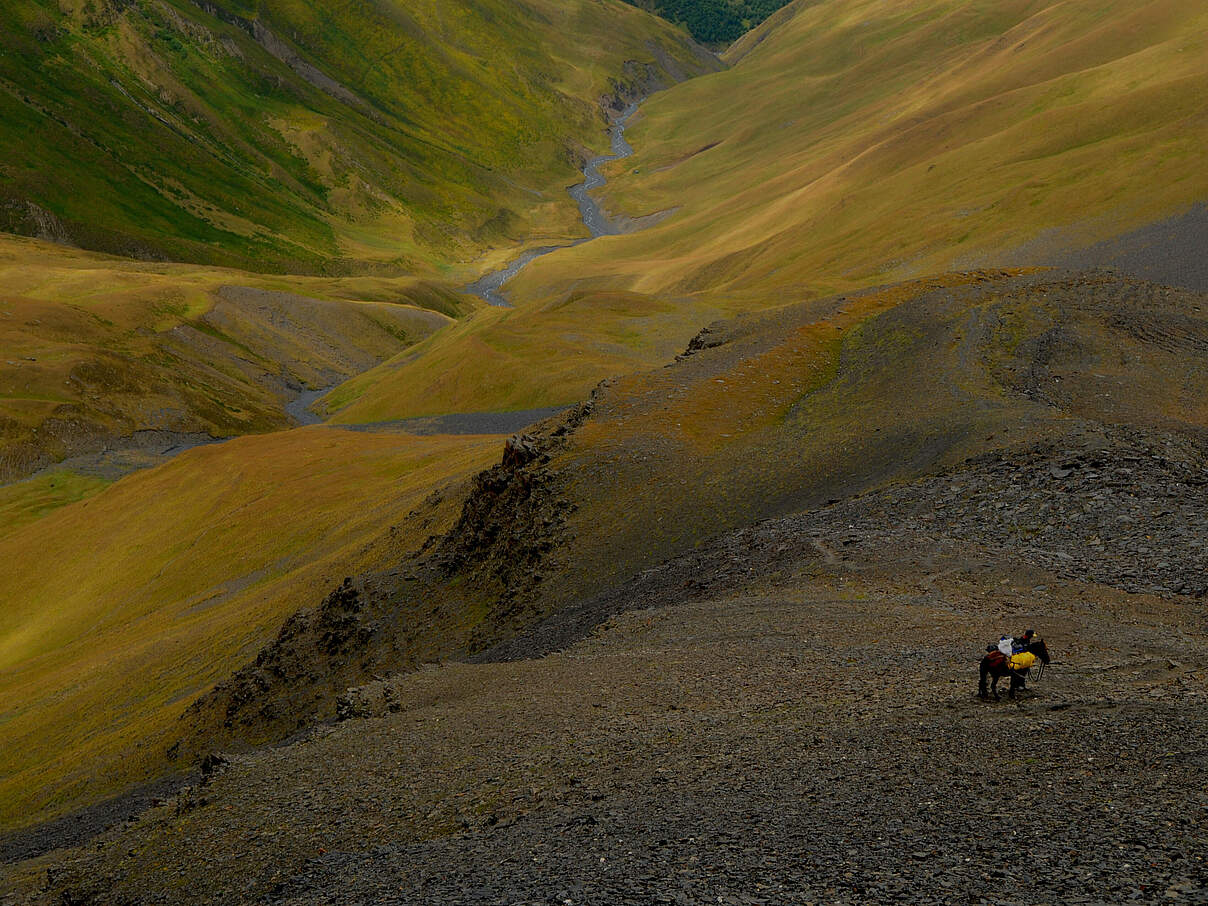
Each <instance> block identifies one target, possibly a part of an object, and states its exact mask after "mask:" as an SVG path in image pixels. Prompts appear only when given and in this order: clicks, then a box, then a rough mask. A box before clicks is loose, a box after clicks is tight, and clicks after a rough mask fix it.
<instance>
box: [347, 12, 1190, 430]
mask: <svg viewBox="0 0 1208 906" xmlns="http://www.w3.org/2000/svg"><path fill="white" fill-rule="evenodd" d="M1206 34H1208V9H1206V8H1205V7H1204V6H1203V4H1201V3H1197V2H1193V0H1153V2H1147V3H1144V4H1141V5H1137V4H1135V3H1124V2H1122V0H1072V2H1068V3H1062V4H1056V5H1054V4H1049V3H1045V2H1031V0H1011V2H1006V3H1004V2H998V0H995V2H988V0H978V2H964V0H962V2H959V3H958V2H953V0H926V2H923V0H909V2H904V3H893V4H885V3H881V2H879V0H845V2H820V3H804V4H796V5H793V6H789V7H786V8H785V9H783V10H781V11H780V12H779V13H777V14H776V15H775V16H774V17H773V19H772V20H770V21H769V22H767V23H765V24H764V25H763V26H761V27H760V28H758V29H756V30H755V31H754V32H752V33H751V34H750V35H749V36H747V37H745V38H743V39H742V40H741V41H740V42H739V43H738V44H737V45H735V47H734V48H733V49H732V50H731V51H730V53H729V61H730V62H731V64H732V66H731V68H730V69H728V70H726V71H724V72H720V73H716V74H713V75H708V76H704V77H702V78H698V79H694V80H692V81H689V82H686V83H683V84H680V85H676V86H675V87H674V88H672V89H671V90H669V91H666V92H662V93H659V94H656V95H654V96H653V97H651V98H650V99H649V100H648V101H647V102H646V103H645V104H644V105H643V106H642V109H641V111H640V113H639V114H638V116H637V117H636V118H635V120H634V121H633V122H632V124H631V125H630V126H629V128H628V130H627V136H628V137H629V138H630V140H631V142H632V144H633V146H634V147H635V149H636V155H635V156H634V157H633V158H630V159H627V160H625V161H624V162H621V163H617V164H612V165H610V166H611V172H609V173H608V176H609V182H608V185H607V186H606V187H605V189H604V190H603V191H604V193H605V195H606V198H605V204H606V206H607V207H608V208H610V209H611V210H613V211H619V212H624V213H625V214H626V215H629V216H633V217H638V216H641V215H648V214H654V213H657V212H668V214H667V216H666V217H664V219H662V220H661V221H659V222H658V223H657V224H656V225H655V226H652V227H650V228H648V229H646V230H643V231H642V232H640V233H636V234H633V235H628V236H610V237H605V238H603V239H599V240H596V241H593V242H589V243H585V244H582V245H579V246H576V247H574V248H570V249H563V250H560V251H558V252H556V253H554V254H551V255H547V256H545V257H543V258H540V259H538V260H537V261H535V262H533V263H532V264H531V265H529V267H528V268H526V269H525V270H524V271H523V272H521V273H520V275H519V276H518V277H517V278H515V279H514V280H513V281H511V283H509V284H508V286H507V292H508V296H509V298H511V299H512V300H514V301H515V302H516V304H517V310H516V311H515V312H513V313H508V314H504V315H499V314H493V315H492V316H490V317H480V318H475V319H474V320H473V321H472V322H469V323H467V324H466V325H464V327H463V329H462V330H461V332H460V333H457V334H453V333H449V334H447V335H443V336H441V337H438V338H435V339H434V340H433V341H432V342H431V343H430V344H429V345H430V347H431V349H432V352H433V353H434V355H432V357H431V358H427V359H424V358H414V357H411V356H406V355H404V356H401V357H399V358H398V359H397V360H396V361H395V362H394V363H392V364H391V365H390V366H385V367H382V368H381V369H379V370H377V371H376V372H371V373H369V374H367V375H365V376H364V377H363V378H361V379H360V380H358V381H357V382H356V383H354V384H352V385H349V387H348V388H347V389H346V391H345V392H344V394H343V396H342V397H341V401H344V402H350V403H351V404H352V405H350V406H349V408H348V409H347V410H346V411H345V413H343V414H342V416H341V417H346V418H349V419H359V418H361V417H368V415H369V413H371V412H372V413H373V414H374V416H375V417H383V416H384V415H386V414H396V415H397V414H410V413H412V412H427V411H446V410H447V409H449V408H456V407H459V406H462V405H464V397H465V396H466V391H465V389H463V388H466V387H468V386H470V385H471V384H475V383H477V382H478V381H480V379H481V372H482V371H483V368H484V363H486V362H488V361H490V362H492V364H493V365H494V363H502V364H501V367H502V368H503V371H502V373H504V374H506V375H507V379H506V380H505V381H504V382H503V383H502V386H499V385H490V386H486V387H484V393H485V394H486V397H487V400H488V405H494V404H496V403H499V402H506V401H507V400H518V401H519V400H526V401H531V402H534V403H536V402H541V403H555V402H567V401H570V400H573V399H575V398H576V397H577V396H579V395H580V394H581V392H582V388H584V387H586V386H590V385H591V384H592V383H593V382H594V381H595V380H597V379H599V378H602V377H605V376H608V375H609V374H615V373H623V372H627V371H631V370H633V369H635V368H639V367H643V366H652V365H654V364H656V363H658V362H659V361H661V360H663V358H664V354H665V350H666V349H668V348H677V347H682V346H683V345H684V344H685V343H686V342H687V340H688V339H689V338H690V337H691V336H692V335H693V334H694V333H695V332H696V330H697V329H698V328H699V326H700V325H701V324H702V323H705V322H706V321H707V320H708V318H709V316H710V314H712V315H713V316H717V315H721V314H726V313H734V312H739V311H743V310H758V309H764V308H768V307H773V306H777V305H783V304H787V303H789V302H792V301H794V300H798V299H806V298H811V297H816V296H820V295H826V294H828V293H830V292H840V291H846V290H851V289H855V288H860V287H866V286H870V285H877V284H880V283H884V282H889V281H891V280H893V279H895V278H903V277H910V276H914V275H917V274H919V273H929V272H940V271H945V270H948V269H950V268H951V267H952V265H953V263H954V262H955V263H957V264H960V265H963V264H964V263H965V262H966V261H979V260H986V261H989V262H991V263H992V262H993V261H994V259H995V257H996V253H997V252H999V251H1000V250H1003V249H1010V248H1014V247H1016V246H1018V245H1019V244H1021V243H1023V242H1024V241H1026V240H1029V239H1031V238H1033V237H1035V236H1036V235H1037V234H1039V233H1041V232H1043V231H1046V230H1047V229H1048V228H1050V227H1054V226H1062V225H1068V224H1071V223H1075V222H1076V223H1078V224H1079V225H1080V230H1079V233H1080V235H1082V236H1084V238H1085V240H1086V241H1088V242H1089V241H1093V240H1094V239H1095V238H1097V236H1100V235H1106V234H1111V233H1116V232H1120V231H1123V230H1125V229H1127V228H1128V227H1130V226H1132V225H1134V224H1137V223H1143V222H1148V221H1152V220H1155V219H1158V218H1161V217H1163V216H1165V215H1167V214H1170V213H1172V212H1175V211H1177V210H1179V209H1180V208H1181V207H1184V206H1187V205H1189V204H1191V203H1193V202H1194V201H1196V200H1199V199H1203V198H1205V197H1208V169H1206V168H1205V167H1204V166H1203V162H1204V154H1203V148H1204V147H1205V144H1206V143H1208V118H1206V117H1205V108H1204V105H1203V102H1202V99H1203V98H1204V97H1205V96H1208V44H1206V43H1205V42H1206V40H1208V39H1206V38H1205V35H1206ZM567 311H573V313H574V316H573V319H571V318H563V313H565V312H567ZM518 350H523V351H524V355H523V358H522V357H521V356H519V355H518V354H516V351H518ZM421 387H422V388H424V391H423V394H422V395H421V393H420V392H419V391H418V390H417V388H421Z"/></svg>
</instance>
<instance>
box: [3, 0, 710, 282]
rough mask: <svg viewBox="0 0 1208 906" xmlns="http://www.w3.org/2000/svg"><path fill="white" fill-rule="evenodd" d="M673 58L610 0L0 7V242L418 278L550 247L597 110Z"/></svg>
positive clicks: (569, 218) (649, 25)
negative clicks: (519, 247) (3, 234)
mask: <svg viewBox="0 0 1208 906" xmlns="http://www.w3.org/2000/svg"><path fill="white" fill-rule="evenodd" d="M694 53H695V52H694V51H693V50H691V49H690V48H688V46H687V41H686V40H685V37H684V36H683V35H682V34H681V33H679V32H677V31H676V30H675V29H673V28H672V27H671V26H669V25H667V24H666V23H664V22H661V21H660V20H658V19H656V18H654V17H652V16H650V15H648V14H646V13H644V12H641V11H639V10H637V9H635V8H633V7H630V6H627V5H625V4H623V3H621V2H620V0H607V2H603V3H598V2H588V0H570V2H565V0H481V2H468V0H456V2H449V0H422V2H418V3H402V2H398V0H374V2H370V3H357V4H343V5H341V6H339V7H332V6H331V5H330V4H326V3H321V2H314V0H215V2H212V3H192V2H189V0H165V2H152V0H133V2H125V0H121V2H119V0H62V2H60V0H19V2H13V3H6V4H4V6H3V8H2V9H0V123H2V124H3V125H2V127H0V161H2V162H3V163H2V164H0V229H5V230H11V231H17V232H21V233H25V234H29V235H39V236H44V237H47V238H55V239H67V240H70V241H72V242H74V243H77V244H80V245H83V246H85V247H89V248H94V249H99V250H103V251H111V252H118V253H121V254H126V255H135V256H138V257H166V258H169V259H173V260H190V261H201V262H207V263H214V264H224V265H235V266H239V267H247V268H252V269H255V270H288V271H292V272H315V271H325V272H347V271H361V272H364V271H367V270H372V269H380V268H388V269H391V270H392V271H394V272H398V271H410V272H417V271H426V272H431V271H432V270H433V269H435V268H438V267H444V266H446V265H447V263H448V262H450V261H454V262H456V261H462V260H466V259H471V258H473V257H475V256H477V255H478V254H480V253H481V252H482V251H484V250H486V249H490V248H493V247H498V246H508V245H514V244H516V243H518V242H521V241H526V240H528V239H530V238H532V237H536V236H541V235H555V236H559V237H561V236H565V235H567V233H568V232H569V231H571V230H573V227H574V219H573V213H574V212H573V206H571V205H570V204H569V203H567V201H566V199H565V197H564V195H563V193H562V191H561V189H562V187H563V186H564V185H565V184H566V183H568V182H570V181H573V176H574V168H573V162H574V159H575V157H576V155H577V154H578V148H579V147H580V146H581V144H582V143H598V142H599V141H600V131H601V130H600V126H601V116H600V109H599V100H600V98H601V96H603V95H606V94H608V93H610V92H612V91H614V90H616V89H617V87H618V84H619V82H622V81H624V80H625V79H626V78H629V79H638V78H640V77H642V76H644V75H645V74H646V69H645V64H647V63H652V64H658V63H660V62H662V63H666V64H667V65H668V66H671V67H673V68H678V64H677V63H676V62H675V61H677V60H678V61H680V62H681V63H683V64H685V65H686V66H687V67H688V68H691V67H692V66H693V65H694V64H693V62H692V61H693V60H694ZM629 61H633V62H634V63H635V65H634V66H632V67H630V68H629V69H628V70H627V69H626V65H625V64H626V63H628V62H629ZM655 68H656V69H658V66H657V65H656V66H655Z"/></svg>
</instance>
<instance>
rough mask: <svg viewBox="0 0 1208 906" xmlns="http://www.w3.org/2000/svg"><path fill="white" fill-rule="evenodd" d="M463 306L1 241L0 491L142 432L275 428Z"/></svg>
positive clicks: (394, 292) (431, 294)
mask: <svg viewBox="0 0 1208 906" xmlns="http://www.w3.org/2000/svg"><path fill="white" fill-rule="evenodd" d="M472 305H473V303H472V302H471V300H469V299H467V298H466V297H462V296H458V295H457V294H455V293H454V292H452V291H451V290H450V289H448V288H444V287H441V286H440V285H439V284H435V283H431V282H429V281H423V280H418V279H415V278H411V277H394V278H385V277H360V278H321V277H315V278H301V277H269V276H261V275H254V274H248V273H246V272H242V271H236V270H225V269H220V268H204V267H197V266H192V265H176V264H150V263H146V262H133V261H129V260H124V259H121V258H115V257H111V256H104V255H98V254H93V253H88V252H80V251H76V250H72V249H64V248H61V247H59V246H54V245H50V244H49V243H42V242H36V241H34V240H23V239H17V238H14V237H0V481H6V480H12V479H14V478H19V477H22V476H24V475H27V474H29V473H30V472H32V471H34V470H35V469H37V468H40V467H43V466H45V465H47V464H49V463H51V462H54V461H57V460H61V459H63V458H64V457H66V456H71V455H73V454H76V453H81V452H93V451H95V450H99V449H103V448H104V447H106V446H111V445H114V444H119V445H120V443H121V442H122V440H121V439H122V438H123V437H127V436H128V435H130V434H131V433H133V432H135V431H139V430H159V431H170V432H183V433H200V434H209V435H212V436H216V437H221V436H229V435H232V434H242V433H249V432H256V431H265V430H269V429H272V428H279V427H283V426H285V425H287V424H288V423H289V421H288V419H287V418H286V416H285V414H284V412H283V408H282V407H283V404H284V402H285V401H286V399H287V398H288V397H289V396H290V395H291V393H292V392H293V390H296V389H300V388H312V389H313V388H320V387H326V386H329V385H331V384H334V383H336V382H338V381H339V380H342V379H344V378H346V377H348V376H350V375H352V374H356V373H358V372H360V371H363V370H364V369H366V368H368V367H370V366H371V365H373V364H374V363H375V362H377V361H380V360H382V359H384V358H387V357H388V356H390V355H392V354H394V353H395V352H397V351H398V350H399V349H402V348H405V347H406V346H407V345H409V344H411V343H413V342H415V341H417V340H419V339H422V338H423V337H425V336H427V335H428V334H430V333H432V332H433V331H436V330H439V329H440V328H442V327H444V326H445V325H447V324H449V323H450V322H451V320H452V319H453V318H454V317H457V316H459V315H460V314H461V313H462V312H463V311H466V310H469V309H471V308H472Z"/></svg>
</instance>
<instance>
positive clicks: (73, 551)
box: [0, 428, 500, 825]
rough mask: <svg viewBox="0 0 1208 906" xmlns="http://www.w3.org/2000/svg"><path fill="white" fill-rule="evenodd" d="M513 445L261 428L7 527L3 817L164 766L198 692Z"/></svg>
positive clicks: (36, 812)
mask: <svg viewBox="0 0 1208 906" xmlns="http://www.w3.org/2000/svg"><path fill="white" fill-rule="evenodd" d="M499 449H500V443H499V439H498V438H475V437H459V438H449V437H432V438H416V437H411V436H407V435H375V434H362V433H352V432H346V431H338V430H332V429H326V428H307V429H300V430H296V431H290V432H284V433H278V434H271V435H265V436H259V437H247V438H241V439H237V440H233V441H230V442H228V443H226V444H220V445H217V446H212V447H204V448H198V449H195V450H191V451H188V452H186V453H184V454H181V455H180V456H179V457H178V458H177V459H175V460H173V461H171V462H169V463H167V464H165V465H163V466H160V467H159V468H156V469H152V470H149V471H145V472H140V473H136V474H134V475H131V476H129V477H127V478H125V479H124V480H122V481H120V482H118V483H117V484H115V485H113V486H111V487H109V488H107V489H106V490H104V491H102V492H101V493H99V494H96V495H95V496H91V497H90V498H89V499H86V500H83V501H82V502H79V503H74V504H71V505H66V506H62V507H60V508H58V509H55V510H54V511H53V512H49V513H46V514H44V515H42V518H40V519H37V520H36V521H32V522H29V523H28V524H26V525H24V526H17V527H11V526H10V528H9V530H8V531H6V532H5V533H4V534H3V535H0V562H2V563H3V564H4V569H3V570H0V598H2V599H3V600H4V602H5V605H4V607H3V608H2V609H0V703H2V704H0V824H8V825H11V824H20V823H24V822H27V821H30V820H33V819H34V818H36V817H45V816H46V815H47V814H49V813H51V812H54V811H56V810H58V809H60V808H63V807H67V806H70V805H72V804H76V803H80V802H84V801H88V800H90V799H95V798H97V797H98V796H100V795H104V794H105V793H108V792H114V791H116V790H119V789H121V788H122V787H123V786H124V785H125V784H127V783H129V782H132V781H134V780H137V779H140V778H142V777H144V776H147V775H148V774H150V773H153V772H155V771H156V770H163V769H164V768H165V767H166V766H168V762H167V760H166V759H165V756H164V748H165V746H166V742H165V741H164V735H163V734H164V733H165V732H166V731H167V729H168V728H169V727H170V726H171V725H172V724H173V722H174V721H175V719H176V717H177V716H178V715H179V714H180V713H181V712H182V711H183V709H184V708H185V707H186V706H187V705H188V704H189V702H190V701H191V700H192V699H193V698H194V697H195V696H196V695H198V694H199V693H201V692H202V691H204V690H205V689H206V688H207V687H208V686H209V685H210V684H212V683H213V682H215V681H216V680H218V679H221V678H222V677H223V676H225V675H227V674H228V673H230V672H231V671H232V670H233V669H234V668H236V667H238V666H240V665H241V664H242V663H243V662H244V661H245V660H247V659H248V658H249V657H251V656H252V655H253V654H254V653H255V651H256V649H257V648H258V647H259V646H260V645H262V644H264V643H265V642H266V641H267V640H268V639H269V638H271V636H272V635H273V634H274V633H275V632H276V630H277V627H278V626H279V624H280V622H281V620H283V619H284V618H285V617H286V616H287V615H289V614H290V613H292V612H293V611H294V610H296V609H297V608H299V607H301V606H304V605H307V604H312V605H313V604H317V603H318V602H319V601H320V600H321V599H322V597H323V596H324V595H325V594H326V592H327V591H328V590H330V589H331V588H333V587H334V586H335V585H337V584H339V582H340V581H341V579H342V578H343V576H344V575H347V574H354V573H356V572H358V571H360V570H363V569H366V568H369V567H372V566H376V565H380V564H381V563H383V562H386V561H388V560H389V559H390V558H391V557H397V556H401V555H402V554H403V553H404V552H405V551H407V550H410V549H413V548H415V547H418V546H419V544H420V543H422V542H423V540H424V538H426V537H427V535H428V534H429V533H431V532H433V531H439V530H440V529H441V528H442V526H443V525H445V524H447V521H448V520H450V519H452V518H453V517H454V516H455V515H456V508H455V506H454V505H452V504H451V505H449V506H446V507H444V508H443V509H439V510H436V511H433V512H430V513H427V514H426V515H428V516H431V517H435V518H436V520H437V521H436V522H434V523H432V524H429V525H413V524H412V523H411V522H409V521H408V516H407V514H408V513H410V512H411V511H412V510H415V509H423V507H421V506H420V504H421V502H422V501H423V500H424V498H426V497H427V496H428V495H429V494H431V492H432V491H433V489H435V488H440V487H442V486H447V485H448V484H449V483H451V482H453V483H456V482H459V481H461V480H463V479H465V478H466V477H467V476H469V475H472V474H474V473H475V472H477V471H478V470H479V469H481V468H484V467H485V466H487V465H488V464H490V463H491V462H492V461H493V460H495V459H496V458H497V457H498V455H499ZM18 487H19V486H18ZM87 490H88V491H95V489H94V488H93V489H87ZM77 492H79V493H80V494H81V496H83V493H85V490H84V489H80V488H77ZM9 493H13V492H11V491H10V492H9ZM22 496H24V498H25V503H26V504H27V505H28V502H29V497H30V495H29V494H28V493H24V494H23V493H22V492H17V493H16V494H15V495H14V498H15V499H16V500H17V501H20V500H21V498H22ZM4 499H5V498H4V497H0V508H3V507H5V503H4Z"/></svg>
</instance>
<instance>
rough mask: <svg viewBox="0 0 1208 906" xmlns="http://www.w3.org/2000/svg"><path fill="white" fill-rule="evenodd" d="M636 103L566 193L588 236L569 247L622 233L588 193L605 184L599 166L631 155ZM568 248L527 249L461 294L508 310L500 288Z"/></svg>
mask: <svg viewBox="0 0 1208 906" xmlns="http://www.w3.org/2000/svg"><path fill="white" fill-rule="evenodd" d="M639 103H640V101H634V102H633V103H632V104H630V105H629V106H628V107H626V108H625V109H624V110H623V111H622V112H621V115H620V116H618V117H617V118H616V119H615V120H614V121H613V124H612V125H611V126H610V127H609V129H608V137H609V144H610V146H611V147H610V150H609V153H608V154H601V155H600V156H598V157H593V158H592V159H591V160H589V161H588V162H587V163H586V164H585V165H584V166H583V182H581V183H579V184H578V185H576V186H572V187H571V188H569V189H567V191H568V192H569V193H570V197H571V198H573V199H574V200H575V201H576V202H577V203H578V205H579V216H580V217H581V218H582V219H583V225H584V226H586V227H587V230H588V232H589V233H591V236H590V237H589V238H587V239H580V240H578V241H576V242H573V243H571V245H579V244H580V243H583V242H590V241H591V240H592V239H595V238H597V237H599V236H614V235H616V234H617V233H620V232H621V228H620V226H619V225H618V224H616V223H614V222H613V221H612V220H610V219H609V218H608V215H607V214H605V213H604V209H603V208H601V207H600V203H599V202H598V201H596V200H595V199H594V198H592V197H591V194H590V193H591V191H592V190H593V189H598V188H599V187H600V186H602V185H604V183H605V181H606V180H605V179H604V175H603V174H602V173H600V165H601V164H606V163H608V162H610V161H614V160H623V159H624V158H626V157H629V156H630V155H631V154H633V148H632V147H631V146H630V144H629V142H627V141H626V140H625V124H626V123H627V122H629V118H630V117H631V116H633V115H634V113H636V112H637V109H638V104H639ZM567 247H568V246H564V245H551V246H543V247H541V248H535V249H529V250H528V251H527V252H525V253H524V254H523V255H521V256H520V257H519V258H517V259H516V260H515V261H512V262H511V263H510V264H508V266H507V267H504V268H501V269H499V270H497V271H491V272H490V273H489V274H486V275H485V276H483V277H480V278H479V279H478V280H476V281H475V282H473V283H471V284H470V285H469V286H467V287H465V290H464V291H465V292H467V293H471V294H473V295H475V296H478V297H479V298H480V299H482V300H484V301H485V302H486V303H487V304H488V305H496V306H502V307H505V308H509V307H511V303H509V302H508V300H507V298H506V297H505V296H504V295H503V292H502V288H503V285H504V284H505V283H507V282H508V281H509V280H511V279H512V278H513V277H515V276H516V275H517V274H518V273H520V271H521V270H523V269H524V268H525V267H526V266H527V265H528V264H529V263H530V262H532V261H535V260H536V259H538V258H540V257H541V256H542V255H548V254H549V253H550V252H556V251H558V249H560V248H567Z"/></svg>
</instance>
